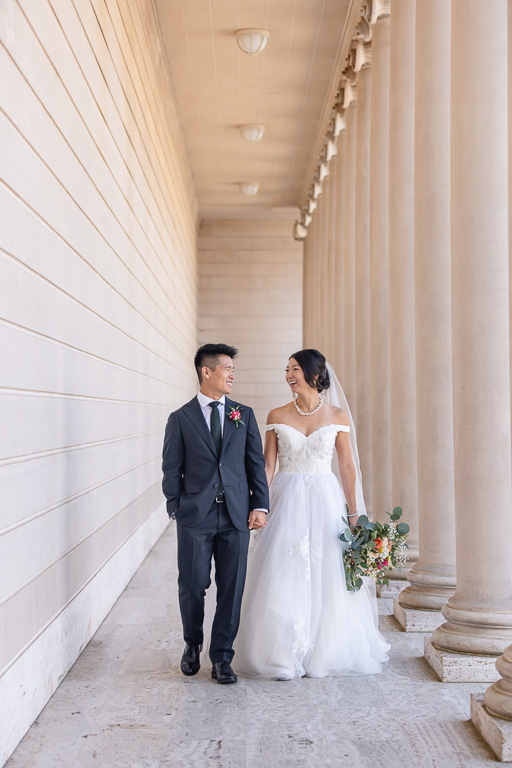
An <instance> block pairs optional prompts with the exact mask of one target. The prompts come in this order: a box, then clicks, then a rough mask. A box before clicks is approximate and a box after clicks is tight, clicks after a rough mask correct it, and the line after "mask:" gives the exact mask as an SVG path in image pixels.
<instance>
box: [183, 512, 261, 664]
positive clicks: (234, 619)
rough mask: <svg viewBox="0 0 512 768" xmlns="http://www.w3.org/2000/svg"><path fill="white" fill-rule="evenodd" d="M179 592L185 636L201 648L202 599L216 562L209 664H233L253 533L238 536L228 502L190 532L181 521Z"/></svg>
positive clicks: (239, 533)
mask: <svg viewBox="0 0 512 768" xmlns="http://www.w3.org/2000/svg"><path fill="white" fill-rule="evenodd" d="M177 534H178V593H179V603H180V613H181V620H182V623H183V636H184V639H185V642H186V643H188V644H189V645H194V644H197V645H202V644H203V622H204V599H205V593H206V590H207V589H208V587H209V586H210V584H211V578H210V573H211V563H212V556H213V558H214V561H215V583H216V586H217V606H216V610H215V617H214V619H213V624H212V632H211V641H210V651H209V653H210V659H211V662H212V664H215V663H216V662H217V661H228V662H231V660H232V659H233V656H234V651H233V642H234V640H235V637H236V633H237V632H238V625H239V623H240V608H241V604H242V594H243V591H244V585H245V573H246V570H247V552H248V549H249V529H247V531H239V530H238V529H237V528H235V526H234V525H233V523H232V522H231V518H230V517H229V513H228V510H227V507H226V503H225V502H221V503H220V504H218V503H217V502H214V504H213V506H212V508H211V509H210V511H209V512H208V514H207V515H206V517H205V519H204V520H203V522H202V523H200V525H197V526H195V527H194V528H188V527H186V526H184V525H182V524H180V523H179V522H177Z"/></svg>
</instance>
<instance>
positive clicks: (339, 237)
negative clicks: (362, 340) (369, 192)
mask: <svg viewBox="0 0 512 768" xmlns="http://www.w3.org/2000/svg"><path fill="white" fill-rule="evenodd" d="M345 130H346V123H345V119H344V116H343V118H342V131H341V133H340V135H339V136H338V154H337V156H336V221H335V240H334V308H335V310H334V314H335V326H334V358H333V365H334V369H335V371H336V373H337V374H338V377H339V378H340V380H341V381H343V375H344V368H343V356H344V355H343V352H344V346H345V344H344V338H343V231H344V213H345V194H344V192H345Z"/></svg>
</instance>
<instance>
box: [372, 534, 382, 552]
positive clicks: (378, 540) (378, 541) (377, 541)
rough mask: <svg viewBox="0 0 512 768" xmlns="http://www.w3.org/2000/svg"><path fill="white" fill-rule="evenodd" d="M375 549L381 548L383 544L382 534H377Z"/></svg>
mask: <svg viewBox="0 0 512 768" xmlns="http://www.w3.org/2000/svg"><path fill="white" fill-rule="evenodd" d="M374 544H375V549H380V548H381V546H382V539H381V537H380V536H377V538H376V539H375V541H374Z"/></svg>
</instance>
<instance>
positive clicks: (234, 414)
mask: <svg viewBox="0 0 512 768" xmlns="http://www.w3.org/2000/svg"><path fill="white" fill-rule="evenodd" d="M228 418H230V419H231V421H234V422H235V427H236V428H237V429H238V425H239V424H243V425H244V427H245V423H244V422H243V421H242V409H241V408H240V406H239V405H235V406H231V407H230V411H229V417H228Z"/></svg>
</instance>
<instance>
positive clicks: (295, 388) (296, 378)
mask: <svg viewBox="0 0 512 768" xmlns="http://www.w3.org/2000/svg"><path fill="white" fill-rule="evenodd" d="M285 370H286V383H287V384H288V386H289V387H290V389H291V391H292V392H293V393H295V394H297V393H299V392H305V391H307V390H310V389H311V387H310V386H309V384H308V383H307V381H306V379H305V378H304V373H303V371H302V368H301V367H300V365H299V364H298V362H297V361H296V360H295V358H294V357H291V358H290V359H289V360H288V365H287V366H286V369H285Z"/></svg>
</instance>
